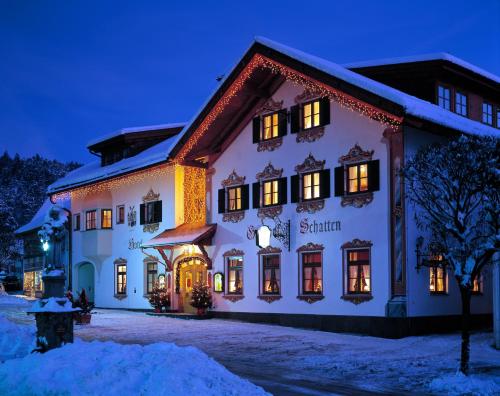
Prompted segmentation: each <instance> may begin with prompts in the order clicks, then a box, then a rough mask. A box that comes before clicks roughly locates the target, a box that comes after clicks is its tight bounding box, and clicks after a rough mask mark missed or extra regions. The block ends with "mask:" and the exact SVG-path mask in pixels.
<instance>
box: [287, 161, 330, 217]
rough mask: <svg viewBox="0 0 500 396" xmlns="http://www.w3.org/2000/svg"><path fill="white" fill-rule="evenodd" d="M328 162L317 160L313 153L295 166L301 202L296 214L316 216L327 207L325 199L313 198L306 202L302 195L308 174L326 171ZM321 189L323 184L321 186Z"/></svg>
mask: <svg viewBox="0 0 500 396" xmlns="http://www.w3.org/2000/svg"><path fill="white" fill-rule="evenodd" d="M325 163H326V160H316V158H314V156H313V155H312V153H309V155H308V156H307V157H306V159H305V160H304V162H303V163H302V164H299V165H297V166H295V168H294V169H295V172H297V174H298V175H299V202H297V207H296V212H297V213H309V214H314V213H316V212H319V211H320V210H322V209H323V208H324V207H325V199H324V198H313V199H308V200H304V199H303V197H302V195H303V193H304V191H303V183H304V180H303V177H304V175H306V174H308V173H314V172H319V171H322V170H324V168H325ZM320 189H321V184H320Z"/></svg>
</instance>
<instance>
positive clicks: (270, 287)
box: [261, 254, 281, 295]
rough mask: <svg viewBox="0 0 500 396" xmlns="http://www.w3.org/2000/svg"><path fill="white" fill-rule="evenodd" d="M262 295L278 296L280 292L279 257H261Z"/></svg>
mask: <svg viewBox="0 0 500 396" xmlns="http://www.w3.org/2000/svg"><path fill="white" fill-rule="evenodd" d="M261 257H262V294H271V295H279V294H280V290H281V272H280V255H279V254H266V255H262V256H261Z"/></svg>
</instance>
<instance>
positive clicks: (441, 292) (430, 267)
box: [429, 264, 448, 295]
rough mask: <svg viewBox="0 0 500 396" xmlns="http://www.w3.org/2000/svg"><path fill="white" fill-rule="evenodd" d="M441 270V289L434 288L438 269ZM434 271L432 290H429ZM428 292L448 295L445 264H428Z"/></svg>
mask: <svg viewBox="0 0 500 396" xmlns="http://www.w3.org/2000/svg"><path fill="white" fill-rule="evenodd" d="M439 269H440V270H442V271H443V290H436V288H437V284H438V283H437V281H438V279H439V278H438V270H439ZM433 272H434V282H435V286H434V290H431V281H432V273H433ZM429 292H430V294H431V295H448V272H447V271H446V266H443V265H439V264H435V265H430V266H429Z"/></svg>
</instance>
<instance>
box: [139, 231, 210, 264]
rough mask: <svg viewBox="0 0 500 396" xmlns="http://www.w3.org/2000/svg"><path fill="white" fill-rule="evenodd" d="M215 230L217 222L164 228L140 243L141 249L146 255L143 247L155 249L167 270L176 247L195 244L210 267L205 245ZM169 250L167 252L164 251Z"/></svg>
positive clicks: (208, 243)
mask: <svg viewBox="0 0 500 396" xmlns="http://www.w3.org/2000/svg"><path fill="white" fill-rule="evenodd" d="M216 230H217V224H200V223H198V224H197V223H194V224H182V225H180V226H179V227H176V228H171V229H168V230H165V231H163V232H161V233H160V234H158V235H157V236H155V237H154V238H153V239H151V240H149V241H148V242H146V243H145V244H143V245H142V251H143V253H144V254H146V255H148V254H147V253H146V252H145V251H144V250H145V249H155V250H157V251H158V252H159V253H160V255H161V256H162V258H163V259H164V260H165V264H166V266H167V269H168V270H169V271H171V270H172V254H173V250H174V249H175V248H176V247H179V246H183V245H195V246H197V247H198V248H199V249H200V251H201V253H202V254H203V256H204V258H205V260H206V262H207V267H208V269H211V268H212V260H211V259H210V258H209V257H208V254H207V252H206V250H205V246H206V245H210V244H211V242H212V237H213V236H214V235H215V231H216ZM166 251H168V252H169V254H167V253H166Z"/></svg>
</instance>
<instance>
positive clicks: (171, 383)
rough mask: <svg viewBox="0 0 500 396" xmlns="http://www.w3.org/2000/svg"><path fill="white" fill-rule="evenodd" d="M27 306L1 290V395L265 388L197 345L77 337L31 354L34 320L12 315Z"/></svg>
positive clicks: (109, 394)
mask: <svg viewBox="0 0 500 396" xmlns="http://www.w3.org/2000/svg"><path fill="white" fill-rule="evenodd" d="M30 306H31V303H30V302H28V301H25V300H23V299H22V298H19V297H13V296H0V395H5V396H8V395H13V396H14V395H54V396H55V395H106V396H113V395H117V396H118V395H119V396H121V395H127V394H131V392H132V393H133V394H140V395H155V396H157V395H158V396H159V395H179V396H182V395H207V396H209V395H214V396H221V395H222V396H225V395H227V396H232V395H234V396H237V395H238V396H239V395H256V396H258V395H266V394H267V393H266V392H265V391H264V390H263V389H262V388H260V387H258V386H256V385H254V384H252V383H251V382H249V381H247V380H245V379H242V378H240V377H238V376H237V375H235V374H233V373H231V372H230V371H228V370H227V369H226V368H225V367H224V366H222V365H221V364H219V363H217V362H216V361H215V360H213V359H212V358H210V357H208V356H207V355H206V354H205V353H203V352H201V351H200V350H199V349H197V348H194V347H179V346H177V345H175V344H173V343H166V342H156V343H151V344H149V345H145V346H142V345H123V344H119V343H116V342H111V341H108V342H100V341H93V342H86V341H82V340H80V339H76V340H75V343H73V344H68V345H65V346H64V347H62V348H58V349H54V350H52V351H49V352H47V353H45V354H39V353H34V354H31V351H32V350H33V349H34V340H35V332H36V329H35V325H34V321H33V319H31V322H30V323H22V322H19V321H18V320H17V319H18V318H19V316H20V315H21V314H24V315H26V313H25V311H26V310H27V309H29V307H30ZM13 307H15V309H13ZM16 309H17V311H16ZM16 322H17V323H16Z"/></svg>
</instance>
